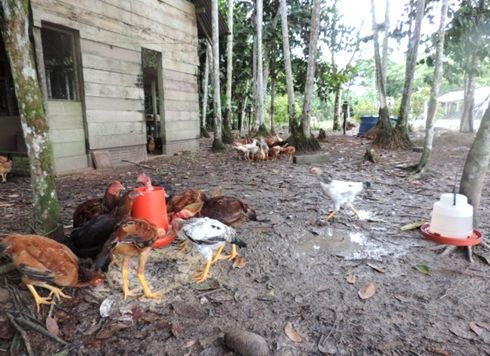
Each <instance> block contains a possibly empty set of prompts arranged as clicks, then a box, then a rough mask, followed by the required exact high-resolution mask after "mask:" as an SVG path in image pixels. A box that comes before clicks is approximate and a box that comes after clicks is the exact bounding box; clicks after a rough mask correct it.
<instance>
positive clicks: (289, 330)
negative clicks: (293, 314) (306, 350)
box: [284, 322, 303, 342]
mask: <svg viewBox="0 0 490 356" xmlns="http://www.w3.org/2000/svg"><path fill="white" fill-rule="evenodd" d="M284 332H285V333H286V335H287V336H288V337H289V338H290V339H291V340H292V341H294V342H302V341H303V337H302V336H301V335H300V334H299V333H298V332H297V331H296V330H294V328H293V325H292V324H291V322H288V323H287V324H286V326H285V327H284Z"/></svg>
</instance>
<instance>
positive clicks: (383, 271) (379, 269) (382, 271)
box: [367, 263, 385, 273]
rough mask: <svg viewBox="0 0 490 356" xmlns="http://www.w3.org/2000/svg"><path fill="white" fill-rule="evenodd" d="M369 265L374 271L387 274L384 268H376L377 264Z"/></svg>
mask: <svg viewBox="0 0 490 356" xmlns="http://www.w3.org/2000/svg"><path fill="white" fill-rule="evenodd" d="M367 265H368V266H369V267H371V268H372V269H374V270H375V271H376V272H379V273H385V270H384V268H382V267H378V266H376V265H375V264H372V263H368V264H367Z"/></svg>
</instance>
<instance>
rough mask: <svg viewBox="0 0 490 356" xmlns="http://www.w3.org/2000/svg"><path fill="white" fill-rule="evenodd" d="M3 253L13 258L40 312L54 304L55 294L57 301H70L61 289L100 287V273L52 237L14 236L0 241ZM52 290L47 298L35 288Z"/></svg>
mask: <svg viewBox="0 0 490 356" xmlns="http://www.w3.org/2000/svg"><path fill="white" fill-rule="evenodd" d="M0 245H2V247H3V249H4V251H3V252H4V253H6V254H8V255H10V256H11V257H12V260H13V262H14V264H15V266H16V267H17V269H18V270H19V272H20V274H21V276H22V282H24V283H25V285H26V286H27V288H28V289H29V291H30V292H31V293H32V295H33V296H34V300H35V302H36V307H37V311H38V312H39V310H40V305H41V304H51V303H52V301H51V299H50V297H51V295H53V296H54V297H55V298H56V299H57V300H60V298H61V297H63V298H71V297H70V296H68V295H66V294H64V293H63V292H62V290H61V289H60V288H58V287H55V286H53V284H55V285H57V286H60V287H77V288H80V287H86V286H97V285H100V284H101V283H102V282H103V281H104V280H103V277H102V275H101V274H99V273H95V272H91V271H88V270H85V269H83V268H82V267H81V266H80V265H79V263H78V258H77V256H75V255H74V254H73V252H72V251H70V249H69V248H68V247H66V246H65V245H63V244H60V243H58V242H56V241H54V240H52V239H50V238H47V237H43V236H38V235H19V234H11V235H8V236H7V237H5V238H4V239H2V240H0ZM35 286H37V287H42V288H46V289H48V290H49V291H50V293H49V296H48V297H47V298H43V297H41V296H40V295H39V294H38V293H37V291H36V289H35V288H34V287H35Z"/></svg>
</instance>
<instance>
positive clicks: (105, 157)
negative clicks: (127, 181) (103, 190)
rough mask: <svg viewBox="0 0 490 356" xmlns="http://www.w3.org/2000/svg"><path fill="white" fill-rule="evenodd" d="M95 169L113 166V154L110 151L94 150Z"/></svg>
mask: <svg viewBox="0 0 490 356" xmlns="http://www.w3.org/2000/svg"><path fill="white" fill-rule="evenodd" d="M92 159H93V161H94V166H95V169H107V168H112V160H111V154H110V153H109V152H108V151H92Z"/></svg>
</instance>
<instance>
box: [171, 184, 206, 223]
mask: <svg viewBox="0 0 490 356" xmlns="http://www.w3.org/2000/svg"><path fill="white" fill-rule="evenodd" d="M205 200H206V194H204V192H203V191H202V190H199V189H188V190H185V191H183V192H180V193H177V194H175V195H174V196H173V197H172V198H171V199H170V200H169V201H168V202H167V215H168V221H169V222H171V221H172V218H173V216H174V214H175V213H176V212H178V211H181V210H182V209H184V208H185V207H186V206H188V205H190V204H193V203H202V202H203V201H205Z"/></svg>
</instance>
